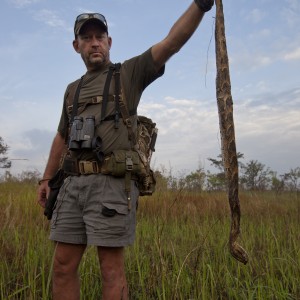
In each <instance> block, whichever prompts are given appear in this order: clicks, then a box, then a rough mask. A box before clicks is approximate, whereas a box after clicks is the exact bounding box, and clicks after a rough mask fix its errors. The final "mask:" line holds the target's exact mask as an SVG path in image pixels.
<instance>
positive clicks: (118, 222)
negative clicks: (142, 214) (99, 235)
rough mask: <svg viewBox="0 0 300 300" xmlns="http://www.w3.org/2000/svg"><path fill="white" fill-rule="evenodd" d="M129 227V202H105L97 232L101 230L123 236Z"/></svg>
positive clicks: (102, 206) (101, 207)
mask: <svg viewBox="0 0 300 300" xmlns="http://www.w3.org/2000/svg"><path fill="white" fill-rule="evenodd" d="M128 229H129V210H128V205H127V203H126V204H125V203H124V204H123V203H103V204H102V205H101V206H100V217H99V223H98V226H97V228H95V232H98V231H101V232H105V233H108V234H109V235H112V236H122V235H124V234H126V233H127V231H128Z"/></svg>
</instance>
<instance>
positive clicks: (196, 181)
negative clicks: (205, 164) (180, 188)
mask: <svg viewBox="0 0 300 300" xmlns="http://www.w3.org/2000/svg"><path fill="white" fill-rule="evenodd" d="M205 178H206V174H205V171H204V170H203V168H198V170H196V172H191V173H190V174H189V175H187V176H186V177H185V187H186V188H187V189H188V190H189V191H193V192H201V191H203V190H204V185H205Z"/></svg>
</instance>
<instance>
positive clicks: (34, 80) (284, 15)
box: [0, 0, 300, 175]
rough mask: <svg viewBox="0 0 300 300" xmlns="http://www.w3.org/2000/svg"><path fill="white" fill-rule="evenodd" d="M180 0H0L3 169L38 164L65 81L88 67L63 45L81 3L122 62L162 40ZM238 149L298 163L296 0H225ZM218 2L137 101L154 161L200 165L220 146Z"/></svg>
mask: <svg viewBox="0 0 300 300" xmlns="http://www.w3.org/2000/svg"><path fill="white" fill-rule="evenodd" d="M190 3H191V2H190V1H186V0H181V1H179V0H164V1H158V0H152V1H146V0H124V1H123V0H103V1H91V0H85V1H82V0H81V1H79V0H75V1H74V0H73V1H61V0H51V1H50V0H3V1H1V3H0V15H1V18H0V34H1V35H0V36H1V43H0V66H1V69H0V105H1V106H0V107H1V108H0V109H1V114H0V118H1V119H0V120H1V126H0V136H2V137H3V138H4V140H5V142H6V143H7V144H8V145H9V146H10V151H9V156H10V157H11V158H15V159H20V158H26V159H28V160H26V161H19V160H14V161H13V166H12V168H11V171H12V172H13V173H20V172H21V171H22V170H24V171H32V170H38V171H40V172H42V171H43V169H44V167H45V164H46V161H47V158H48V153H49V148H50V145H51V142H52V139H53V137H54V135H55V132H56V129H57V124H58V121H59V117H60V112H61V107H62V100H63V94H64V91H65V88H66V85H67V84H68V83H69V82H71V81H73V80H75V79H77V78H79V77H80V76H81V75H82V74H83V73H84V72H85V66H84V64H83V62H82V61H81V58H80V56H79V55H78V54H76V53H75V51H74V50H73V48H72V40H73V24H74V20H75V17H76V16H77V15H78V14H80V13H82V12H100V13H102V14H104V15H105V16H106V18H107V20H108V23H109V33H110V35H111V36H112V39H113V45H112V50H111V59H112V61H113V62H122V61H124V60H125V59H128V58H130V57H132V56H135V55H138V54H140V53H142V52H143V51H145V50H147V49H148V48H149V47H151V46H152V45H153V44H155V43H157V42H159V41H160V40H162V39H163V38H164V37H165V36H166V35H167V33H168V31H169V29H170V28H171V26H172V24H173V23H174V22H175V21H176V19H177V18H178V17H179V16H180V15H181V14H182V12H183V11H184V10H185V9H186V8H187V7H188V5H189V4H190ZM223 5H224V14H225V25H226V36H227V47H228V54H229V60H230V74H231V85H232V95H233V102H234V121H235V132H236V144H237V150H238V151H239V152H242V153H244V156H245V162H247V161H249V160H252V159H253V160H258V161H259V162H261V163H263V164H265V165H266V166H267V167H269V168H271V169H272V170H274V171H277V172H278V174H282V173H284V172H288V171H289V170H290V169H291V168H295V167H299V166H300V154H299V153H300V77H299V69H300V31H299V28H300V27H299V26H300V18H299V15H300V1H299V0H282V1H271V0H253V1H248V0H239V1H236V0H224V1H223ZM214 16H215V9H212V10H211V11H210V12H209V13H207V14H206V15H205V17H204V19H203V21H202V23H201V25H200V27H199V28H198V30H197V32H196V33H195V34H194V35H193V37H192V38H191V40H190V41H189V42H188V43H187V44H186V45H185V46H184V47H183V48H182V50H181V51H180V52H179V53H178V54H176V55H175V56H174V57H173V58H172V59H171V60H170V61H169V62H168V63H167V66H166V72H165V75H164V76H163V77H162V78H160V79H159V80H157V81H156V82H155V83H153V84H152V85H151V86H150V87H148V88H147V89H146V91H145V92H144V94H143V96H142V100H141V104H140V107H139V113H140V114H144V115H147V116H148V117H151V118H152V119H153V120H155V121H156V123H157V125H158V128H159V137H158V140H157V144H156V152H155V154H154V156H153V165H154V167H155V168H158V169H161V168H162V167H164V168H166V169H168V170H172V172H173V174H174V175H176V174H178V173H188V172H190V171H194V170H196V169H197V168H198V167H199V166H201V167H204V168H205V169H209V168H210V165H209V161H208V160H207V158H208V157H213V158H215V157H217V156H218V154H219V153H220V152H221V150H220V134H219V120H218V112H217V104H216V95H215V77H216V67H215V48H214V36H213V30H214Z"/></svg>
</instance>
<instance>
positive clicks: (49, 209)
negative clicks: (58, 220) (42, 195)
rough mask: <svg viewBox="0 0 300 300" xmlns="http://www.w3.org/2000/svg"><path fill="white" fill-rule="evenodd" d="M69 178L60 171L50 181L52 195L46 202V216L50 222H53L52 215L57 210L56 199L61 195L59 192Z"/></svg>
mask: <svg viewBox="0 0 300 300" xmlns="http://www.w3.org/2000/svg"><path fill="white" fill-rule="evenodd" d="M66 177H67V174H66V173H65V172H64V171H63V170H62V169H59V170H58V171H57V173H56V174H55V175H54V177H52V178H51V179H50V180H49V183H48V185H49V187H50V193H49V196H48V199H47V202H46V206H45V210H44V215H45V216H46V217H47V219H48V220H51V218H52V213H53V211H54V209H55V204H56V199H57V196H58V193H59V190H60V188H61V186H62V185H63V183H64V180H65V178H66Z"/></svg>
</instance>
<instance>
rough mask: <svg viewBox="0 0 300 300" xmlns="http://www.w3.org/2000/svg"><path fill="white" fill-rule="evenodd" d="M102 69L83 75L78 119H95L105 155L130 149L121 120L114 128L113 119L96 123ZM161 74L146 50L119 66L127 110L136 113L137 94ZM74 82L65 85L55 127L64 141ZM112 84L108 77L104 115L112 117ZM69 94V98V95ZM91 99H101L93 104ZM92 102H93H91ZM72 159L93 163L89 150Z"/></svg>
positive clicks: (73, 154) (113, 109) (113, 105)
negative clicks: (58, 118)
mask: <svg viewBox="0 0 300 300" xmlns="http://www.w3.org/2000/svg"><path fill="white" fill-rule="evenodd" d="M110 66H111V64H110V65H108V66H105V67H103V68H102V69H98V70H97V71H91V72H89V71H88V72H87V73H86V74H85V75H84V77H83V81H82V86H81V89H80V94H79V99H78V113H77V115H78V116H81V117H83V118H86V117H87V116H95V124H96V128H95V136H98V137H100V138H101V140H102V147H101V151H102V152H103V153H104V154H108V153H110V152H111V151H113V150H117V149H123V150H126V149H130V148H131V145H130V141H129V139H128V130H127V127H126V125H125V124H124V123H123V119H121V118H120V121H119V128H118V129H116V128H115V121H114V120H107V121H103V122H101V124H100V119H101V110H102V97H101V96H103V90H104V85H105V81H106V77H107V73H108V70H109V67H110ZM163 73H164V67H163V68H162V69H161V70H159V71H158V72H157V71H156V69H155V66H154V62H153V58H152V54H151V49H149V50H147V51H146V52H144V53H143V54H141V55H139V56H136V57H133V58H131V59H129V60H126V61H125V62H124V63H123V64H122V67H121V82H122V89H123V93H124V95H125V98H126V99H125V101H126V105H127V108H128V111H136V110H137V106H138V104H139V101H140V98H141V95H142V93H143V91H144V89H145V88H146V87H147V86H148V85H149V84H150V83H151V82H153V81H154V80H156V79H157V78H158V77H160V76H162V75H163ZM77 83H78V81H75V82H72V83H70V84H69V85H68V87H67V89H66V92H65V96H64V105H63V109H62V114H61V119H60V122H59V126H58V132H59V133H60V134H61V135H62V136H63V137H65V138H66V136H67V135H68V131H69V124H70V119H71V113H72V105H70V103H71V104H73V99H70V97H73V96H72V95H74V93H73V94H72V93H70V90H71V87H72V88H73V89H74V85H75V84H76V86H77ZM114 91H115V84H114V76H113V78H112V81H111V84H110V89H109V95H111V96H110V97H108V103H107V107H106V111H105V116H111V115H114V114H115V101H114V98H113V97H112V95H114V94H115V93H114ZM71 94H72V95H71ZM93 99H101V100H98V101H93ZM95 102H96V103H95ZM131 118H132V121H133V128H134V129H135V128H136V115H134V116H132V117H131ZM71 154H72V156H73V157H76V158H77V159H80V160H93V159H95V158H96V156H95V153H94V152H93V150H92V149H88V150H87V149H84V150H83V149H80V150H75V151H71Z"/></svg>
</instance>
